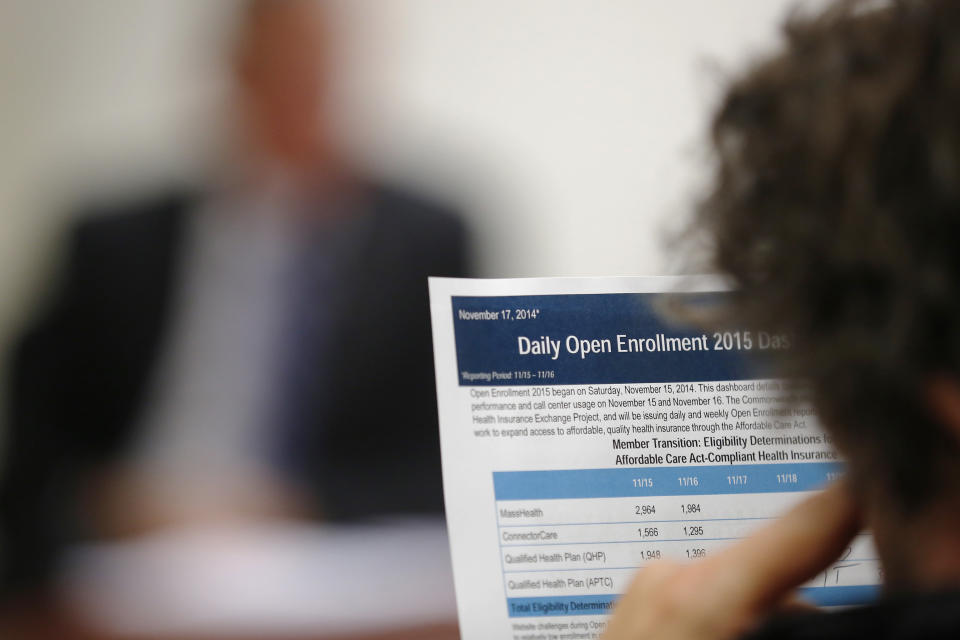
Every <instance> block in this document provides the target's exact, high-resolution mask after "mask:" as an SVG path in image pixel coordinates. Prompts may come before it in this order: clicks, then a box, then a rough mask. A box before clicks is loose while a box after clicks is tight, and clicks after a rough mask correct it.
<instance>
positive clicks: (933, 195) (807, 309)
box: [694, 0, 960, 510]
mask: <svg viewBox="0 0 960 640" xmlns="http://www.w3.org/2000/svg"><path fill="white" fill-rule="evenodd" d="M785 33H786V40H787V44H786V47H785V49H784V50H783V51H782V52H780V53H779V54H777V55H776V56H774V57H771V58H768V59H766V60H763V61H761V62H759V63H757V64H755V65H754V66H752V67H751V68H750V69H749V70H748V71H747V73H745V74H744V75H742V76H740V77H739V78H738V79H737V80H736V81H735V82H733V84H732V86H731V87H730V88H729V89H728V91H727V93H726V95H725V97H724V98H723V100H722V103H721V105H720V108H719V110H718V111H717V113H716V116H715V118H714V121H713V127H712V143H713V144H712V148H713V150H714V153H715V175H714V177H713V182H712V186H711V190H710V192H709V193H708V194H707V195H706V197H705V198H704V199H703V201H702V202H701V203H700V206H699V207H698V211H697V214H696V217H695V223H694V224H695V229H696V231H697V233H699V234H701V235H700V237H701V238H706V239H707V240H708V242H709V251H708V252H707V253H708V254H709V256H710V259H711V260H712V263H713V265H714V266H715V267H717V268H719V269H720V271H722V272H724V273H726V274H729V275H730V276H731V277H732V278H733V280H734V283H735V285H736V286H737V287H738V293H737V294H736V295H735V296H734V300H733V303H732V304H731V307H730V309H728V311H729V316H728V318H727V319H728V320H729V321H732V322H734V323H736V324H737V325H740V326H745V327H750V326H752V327H776V328H777V329H778V330H783V331H787V332H789V333H790V334H792V335H793V341H794V348H793V349H792V350H791V351H790V352H789V353H788V354H786V355H785V356H784V358H783V360H782V363H781V364H782V365H783V366H784V368H785V373H787V374H789V375H797V376H801V377H803V378H805V379H807V380H809V381H810V384H811V393H812V399H813V402H814V404H815V405H816V407H817V409H818V410H819V412H820V415H821V418H822V420H823V422H824V424H825V425H826V427H827V429H828V431H829V432H831V433H832V434H833V435H834V436H835V437H836V439H837V442H838V443H839V444H840V446H841V449H842V450H843V451H844V452H845V453H847V454H848V456H849V457H850V459H851V468H852V471H853V477H854V479H855V480H856V479H858V478H859V480H860V481H866V482H871V483H879V484H880V485H881V486H883V487H884V490H887V491H889V492H891V494H892V495H894V496H896V497H897V498H898V500H897V502H899V503H900V506H901V507H903V508H905V509H908V510H909V509H911V508H915V507H917V506H919V505H923V504H925V503H926V498H931V497H933V496H936V495H938V491H937V488H938V487H942V486H950V487H952V488H953V489H955V488H956V487H957V486H958V484H960V481H958V480H957V479H956V478H955V476H957V475H958V470H957V468H956V467H957V466H958V465H957V464H956V463H957V461H958V460H960V457H958V453H960V447H958V445H957V443H956V441H955V440H954V438H952V437H949V436H948V434H947V432H946V431H945V430H944V429H943V428H942V427H941V426H939V425H938V423H937V421H936V420H935V419H934V417H933V415H932V414H931V412H930V411H929V409H928V405H927V403H926V402H925V400H924V395H925V389H926V385H927V384H928V383H929V381H930V380H931V377H932V376H935V375H939V374H948V375H953V376H956V377H958V378H960V296H958V293H960V252H958V251H956V249H957V241H958V239H960V2H956V0H923V1H921V0H918V1H904V2H898V3H892V4H890V3H888V4H886V5H885V6H883V7H878V6H877V3H871V4H866V3H863V2H843V3H841V4H837V5H834V6H833V7H831V8H829V9H827V10H825V11H823V12H821V13H819V14H817V15H814V16H809V15H807V16H795V17H793V18H792V19H790V20H789V21H788V23H787V25H786V27H785Z"/></svg>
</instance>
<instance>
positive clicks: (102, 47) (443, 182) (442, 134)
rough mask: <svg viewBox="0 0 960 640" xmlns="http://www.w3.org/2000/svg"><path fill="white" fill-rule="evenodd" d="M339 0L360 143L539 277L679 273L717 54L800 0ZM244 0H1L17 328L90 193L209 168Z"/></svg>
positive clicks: (752, 36) (2, 141)
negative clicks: (61, 235) (229, 43)
mask: <svg viewBox="0 0 960 640" xmlns="http://www.w3.org/2000/svg"><path fill="white" fill-rule="evenodd" d="M339 4H341V5H344V7H345V16H346V18H345V23H344V24H345V29H346V31H345V33H346V34H348V35H349V36H351V37H348V38H345V40H347V41H348V46H347V47H346V54H347V55H346V60H347V63H346V67H345V73H344V76H345V77H347V78H349V82H346V83H345V86H346V91H345V94H346V95H347V101H348V104H350V106H351V108H350V110H349V113H350V116H349V117H347V119H346V120H347V122H348V124H349V131H350V132H351V133H350V135H349V136H348V137H349V139H350V141H351V144H352V145H353V146H354V147H355V149H356V153H357V155H358V156H360V157H361V158H363V159H364V162H365V163H367V164H369V165H371V166H374V167H376V168H377V170H378V171H381V172H383V173H387V174H390V175H393V176H396V177H398V178H401V179H404V180H408V181H410V182H413V183H416V184H420V185H423V186H424V187H425V188H428V189H432V190H435V191H438V192H441V193H450V194H454V195H455V196H456V197H457V198H458V199H459V200H460V201H461V202H463V203H464V205H465V209H466V211H465V213H466V214H467V215H468V216H469V218H470V222H471V224H472V226H473V227H474V229H475V230H476V232H477V238H478V240H479V242H480V246H479V252H478V253H479V256H478V257H479V259H480V260H479V261H480V265H481V267H482V270H483V273H485V274H487V275H496V276H521V275H573V274H621V273H645V274H656V273H662V272H666V271H669V270H670V269H671V268H672V267H671V265H672V264H674V263H675V262H676V260H675V256H671V255H670V252H669V249H668V248H667V245H665V244H664V243H663V233H664V231H665V230H666V229H669V228H670V227H671V226H673V227H676V225H677V224H678V221H680V220H682V219H683V217H684V215H685V213H686V211H687V210H688V209H689V205H690V203H691V201H692V199H693V192H692V190H691V187H692V186H694V185H695V184H696V183H697V181H698V179H699V178H700V177H701V176H702V169H703V153H704V145H703V144H702V143H703V139H704V132H705V123H706V119H707V116H708V114H709V112H710V108H711V107H712V105H713V104H714V101H715V99H716V96H717V90H718V87H719V86H720V85H721V84H722V81H723V77H724V76H723V73H722V72H718V71H717V69H718V68H719V69H728V70H729V69H735V68H737V67H738V66H739V65H740V64H741V63H743V62H744V61H746V60H747V59H748V58H749V57H750V56H751V55H752V54H755V53H758V52H763V51H766V50H768V49H769V48H770V47H771V46H772V45H773V44H775V43H776V41H777V38H778V30H777V28H776V27H777V25H778V24H779V23H780V22H781V21H782V19H783V18H784V17H785V16H786V15H787V12H788V8H789V6H791V5H792V4H793V2H792V1H791V0H673V1H672V2H654V1H653V0H629V1H628V0H595V1H589V2H588V1H587V0H578V1H574V0H341V2H340V3H339ZM234 6H235V4H234V3H233V2H230V1H228V0H216V1H213V0H205V1H203V2H198V1H197V0H85V1H84V2H69V1H67V0H61V1H50V2H35V1H32V0H13V1H11V0H6V1H4V2H3V3H2V4H0V86H2V87H3V89H2V91H3V99H2V101H0V109H2V111H0V211H2V215H3V227H2V232H0V338H3V337H4V336H8V335H9V332H10V330H11V328H12V327H14V326H16V324H17V323H18V322H20V321H21V320H22V318H23V315H24V309H26V308H27V307H28V306H29V302H30V295H29V294H30V292H32V291H34V290H35V288H36V287H35V284H36V283H37V282H38V281H39V280H40V279H41V278H42V277H43V274H44V273H45V271H44V269H43V267H44V265H45V264H46V263H47V262H48V261H49V255H50V254H49V252H48V251H46V249H47V248H48V247H49V246H50V243H51V238H52V237H53V234H54V231H55V230H56V228H57V226H58V224H59V223H60V222H61V220H60V218H59V216H62V214H63V212H64V211H66V210H67V209H68V205H69V203H70V202H73V201H76V200H77V199H78V198H82V197H83V196H84V195H85V194H89V193H94V192H97V191H99V190H102V189H105V188H110V189H115V188H117V185H119V184H125V185H127V187H126V188H135V187H138V186H140V185H143V184H145V183H150V182H160V181H164V180H166V179H168V178H169V177H170V176H173V175H181V176H189V175H190V174H192V173H195V172H197V171H198V167H200V166H202V161H203V158H204V155H205V153H206V152H207V150H208V148H209V142H210V141H211V140H212V139H214V138H215V135H214V134H213V132H215V131H216V129H217V123H216V113H217V110H216V106H217V104H218V100H219V99H220V98H222V95H223V90H224V82H223V78H222V76H221V75H220V74H219V67H218V59H217V56H216V55H215V52H216V51H217V50H218V49H219V47H220V44H221V43H222V40H223V34H224V32H225V29H224V25H225V24H226V23H227V22H228V16H229V15H230V14H231V11H232V10H233V8H234ZM342 8H343V7H342ZM225 21H226V22H225ZM131 184H132V185H134V187H131V186H130V185H131Z"/></svg>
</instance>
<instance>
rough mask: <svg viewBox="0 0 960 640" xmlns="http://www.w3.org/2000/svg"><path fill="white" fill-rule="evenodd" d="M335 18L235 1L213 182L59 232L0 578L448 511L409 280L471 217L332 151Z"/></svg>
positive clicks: (2, 501) (420, 293)
mask: <svg viewBox="0 0 960 640" xmlns="http://www.w3.org/2000/svg"><path fill="white" fill-rule="evenodd" d="M332 30H333V26H332V24H331V19H330V17H329V16H328V15H327V13H326V11H325V9H324V5H322V4H318V3H316V2H309V1H306V0H252V1H250V2H247V3H245V4H244V5H243V8H242V15H241V19H240V23H239V28H238V32H237V35H236V38H235V41H234V43H233V49H232V52H231V53H232V57H231V60H232V67H231V68H232V72H233V74H234V77H233V86H234V90H233V99H232V101H231V103H232V105H233V106H234V112H233V113H230V114H229V116H230V117H231V118H232V121H233V124H234V138H233V139H232V140H231V145H230V147H229V148H230V152H229V153H228V154H226V157H225V158H224V161H223V164H222V166H220V167H219V169H218V170H217V172H216V173H215V179H214V180H212V181H211V183H210V184H206V185H200V186H199V187H198V188H194V189H171V190H168V191H165V192H163V193H160V194H156V195H153V196H150V197H138V198H135V199H130V198H128V199H127V201H126V202H124V203H122V204H114V205H111V206H109V207H107V208H105V209H101V210H95V211H90V212H87V213H86V214H84V215H83V216H82V217H81V219H80V220H79V222H78V223H77V224H76V225H75V228H74V229H73V230H72V231H71V233H70V234H69V240H68V243H67V250H66V254H67V255H66V260H65V268H64V269H63V274H62V277H61V278H59V281H58V284H57V287H56V289H55V291H54V292H53V294H52V295H51V296H50V298H49V299H48V300H47V301H46V302H45V304H44V305H43V310H42V312H41V313H40V314H39V317H38V319H37V320H36V321H35V322H34V323H33V324H32V325H31V327H30V328H29V330H28V331H27V332H26V333H25V335H24V336H23V338H22V339H21V340H19V342H17V344H16V346H15V351H14V353H13V356H12V359H11V369H10V373H9V385H10V392H9V398H8V405H9V406H8V409H9V421H8V423H7V426H8V429H9V433H8V439H7V446H6V449H5V456H4V457H5V460H4V462H3V464H2V477H3V481H2V485H0V507H2V512H0V516H2V539H3V546H2V547H0V549H2V578H3V580H2V586H3V589H4V591H5V592H6V593H8V594H9V593H12V592H23V591H25V590H30V589H36V588H42V587H43V586H44V585H46V584H47V582H48V581H49V579H50V578H51V576H52V575H53V572H54V570H55V569H56V568H57V562H58V560H59V559H60V557H61V552H62V551H63V549H64V548H65V547H66V546H67V545H70V544H76V543H79V542H82V541H89V540H96V539H109V538H115V537H124V536H131V535H135V534H144V533H146V532H151V531H156V530H161V529H170V528H175V527H194V526H197V525H204V526H220V527H222V526H225V525H240V524H244V523H249V522H251V521H258V520H264V519H291V518H309V519H314V520H320V521H324V522H332V521H345V520H357V519H362V518H369V517H371V516H383V515H387V514H440V513H441V512H442V493H441V481H440V458H439V445H438V438H437V422H436V400H435V395H434V391H433V386H434V380H433V367H432V350H431V339H430V326H429V315H428V302H427V295H426V290H427V289H426V279H427V277H428V276H431V275H440V276H464V275H467V273H468V272H467V267H466V237H465V233H464V228H463V225H462V224H461V222H460V220H459V219H458V218H457V217H455V215H454V214H453V213H451V211H449V210H448V209H447V208H446V207H444V206H441V205H438V204H434V203H432V202H430V201H428V200H427V199H424V198H422V197H420V196H417V195H415V194H413V193H410V192H406V191H402V190H399V189H396V188H392V187H387V186H384V185H381V184H378V183H376V182H374V181H371V180H369V179H367V178H365V177H364V176H363V175H362V174H361V172H359V171H357V170H354V169H353V168H351V166H350V163H349V162H348V161H347V160H346V159H345V157H344V154H343V153H342V152H341V151H340V150H339V149H338V144H337V142H336V141H335V136H334V131H333V129H334V125H333V118H332V116H331V114H330V109H331V107H330V78H331V75H332V73H333V69H332V68H331V61H332V58H333V56H332V54H331V53H330V51H329V48H330V46H331V45H330V43H331V38H332ZM445 551H446V549H445V548H444V547H443V546H441V547H440V548H438V549H436V552H435V554H434V555H436V554H443V553H445ZM431 553H433V552H432V551H431Z"/></svg>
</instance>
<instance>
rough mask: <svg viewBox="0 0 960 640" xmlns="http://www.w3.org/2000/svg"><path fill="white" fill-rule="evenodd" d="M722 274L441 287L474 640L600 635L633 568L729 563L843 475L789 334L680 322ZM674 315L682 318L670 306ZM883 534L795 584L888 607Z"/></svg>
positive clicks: (466, 627) (451, 490) (438, 336)
mask: <svg viewBox="0 0 960 640" xmlns="http://www.w3.org/2000/svg"><path fill="white" fill-rule="evenodd" d="M724 295H729V294H728V293H725V292H724V287H723V286H722V284H721V283H720V281H718V280H716V279H710V278H639V277H638V278H549V279H529V280H457V279H444V278H433V279H431V280H430V306H431V314H432V322H433V339H434V352H435V357H436V376H437V394H438V402H439V411H440V439H441V452H442V457H443V481H444V492H445V496H446V509H447V524H448V531H449V536H450V545H451V552H452V556H453V572H454V582H455V585H456V596H457V607H458V611H459V617H460V626H461V632H462V636H463V638H464V639H465V640H490V639H501V640H535V639H536V640H541V639H542V640H550V639H557V640H561V639H564V640H567V639H580V638H584V639H589V638H596V637H598V636H599V635H600V633H602V631H603V629H604V627H605V624H606V619H607V616H608V613H609V609H610V607H611V606H612V604H613V603H614V602H615V601H616V599H617V597H618V596H619V595H620V594H622V593H623V592H624V591H625V590H626V588H627V587H628V585H629V583H630V581H631V578H632V576H633V574H634V573H635V572H636V571H637V570H641V571H642V570H643V567H644V566H645V565H646V564H648V563H650V562H652V561H655V560H657V559H659V558H671V559H674V560H680V561H684V562H686V561H695V560H696V559H699V558H703V557H706V556H709V555H710V554H712V553H716V552H717V551H718V550H719V549H721V548H723V547H724V546H725V545H728V544H730V543H731V542H733V541H736V540H737V539H739V538H742V537H744V536H746V535H748V534H749V533H750V532H751V531H752V530H753V529H755V528H756V527H758V526H761V525H763V524H764V523H766V522H769V521H770V520H771V519H773V518H776V517H777V516H778V515H779V514H781V513H782V512H783V511H784V510H786V509H787V508H789V507H790V506H791V505H792V504H794V503H795V502H797V501H798V500H801V499H802V498H803V497H804V496H806V495H808V494H809V493H810V492H811V491H815V490H816V489H818V488H819V487H822V486H823V485H825V484H827V483H829V482H830V481H832V480H834V479H836V478H838V477H839V476H840V475H842V474H843V470H844V465H843V462H842V461H841V460H840V459H839V458H838V456H837V454H836V453H835V451H834V449H833V447H832V444H831V440H830V438H829V436H828V435H827V434H825V433H824V432H823V431H822V430H821V429H820V427H819V425H818V423H817V419H816V416H815V415H814V413H813V411H812V409H811V408H810V407H809V405H807V404H805V403H803V402H797V401H795V399H796V398H797V396H798V395H799V391H800V387H799V386H798V385H799V383H798V382H794V381H789V380H780V379H775V378H771V377H769V374H766V375H765V374H764V371H765V370H767V368H766V367H765V365H764V361H765V360H767V361H769V358H770V357H771V356H775V354H776V352H777V351H778V350H782V349H789V348H791V345H790V338H789V336H786V335H779V334H776V333H773V332H769V331H763V330H759V329H758V328H756V327H743V328H740V329H738V330H712V329H710V328H704V327H693V326H689V325H687V326H684V325H681V324H679V323H677V322H676V321H670V320H668V319H667V317H668V316H669V315H670V314H665V313H664V308H665V307H666V306H667V305H666V302H667V299H668V298H669V299H670V300H671V301H673V302H676V301H680V302H681V303H685V305H686V306H688V307H689V306H691V305H694V306H696V305H710V304H714V303H716V302H717V301H718V300H720V299H721V298H722V296H724ZM674 315H676V314H674ZM879 582H880V566H879V563H878V561H877V558H876V552H875V550H874V547H873V544H872V541H871V540H870V537H869V536H868V535H866V534H863V535H860V536H858V537H857V538H856V539H855V540H854V541H853V543H852V544H851V545H850V547H849V548H848V549H846V550H845V551H844V553H843V554H842V555H841V557H840V558H839V559H838V560H837V561H836V563H834V564H833V565H831V566H830V567H828V568H827V569H826V570H825V571H823V572H822V573H821V574H820V575H818V576H817V577H816V578H814V579H813V580H811V581H810V582H809V583H808V584H806V585H803V587H802V588H801V595H802V596H803V597H805V598H806V599H808V600H809V601H811V602H813V603H816V604H819V605H823V606H840V605H848V604H858V603H863V602H868V601H870V600H872V599H873V598H875V597H876V594H877V592H878V586H877V585H878V584H879Z"/></svg>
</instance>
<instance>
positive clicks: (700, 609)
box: [603, 484, 860, 640]
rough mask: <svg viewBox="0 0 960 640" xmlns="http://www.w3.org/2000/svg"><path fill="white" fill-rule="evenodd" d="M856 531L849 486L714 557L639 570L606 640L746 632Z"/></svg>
mask: <svg viewBox="0 0 960 640" xmlns="http://www.w3.org/2000/svg"><path fill="white" fill-rule="evenodd" d="M859 529H860V522H859V514H858V511H857V508H856V505H855V503H854V501H853V499H852V497H851V496H850V494H849V491H848V489H847V487H846V485H843V484H840V485H834V486H832V487H829V488H828V489H826V490H824V491H822V492H820V493H818V494H817V495H815V496H813V497H811V498H809V499H807V500H805V501H804V502H802V503H800V504H799V505H797V506H796V507H794V508H793V509H791V510H790V511H789V512H787V513H786V514H785V515H784V516H783V517H781V518H780V519H778V520H776V521H774V522H773V523H771V524H770V525H768V526H766V527H764V528H763V529H761V530H759V531H758V532H757V533H755V534H754V535H752V536H751V537H749V538H747V539H745V540H742V541H740V542H739V543H737V544H736V545H734V546H731V547H729V548H727V549H725V550H723V551H721V552H719V553H717V554H716V555H714V556H711V557H708V558H706V559H704V560H702V561H699V562H694V563H690V564H686V565H680V564H676V563H671V562H667V561H660V562H655V563H652V564H650V565H649V566H647V567H646V568H644V569H641V570H640V571H638V572H637V575H636V578H634V581H633V584H632V585H631V586H630V588H629V589H628V590H627V593H625V594H624V595H623V597H622V598H621V599H620V601H619V602H617V604H616V605H615V606H614V609H613V615H612V616H611V617H610V622H609V626H608V627H607V630H606V632H605V633H604V635H603V640H646V639H647V638H657V639H658V640H688V639H694V638H695V639H697V640H726V639H729V638H736V637H738V636H739V635H741V634H743V633H745V632H748V631H750V630H751V629H753V628H754V627H756V626H757V625H758V624H760V623H761V622H763V620H764V619H765V618H766V617H767V616H769V615H770V614H771V613H772V612H773V611H774V610H776V609H777V608H778V607H779V606H781V605H783V604H784V603H786V602H790V598H791V596H792V591H793V589H794V588H795V587H797V586H798V585H800V584H803V583H804V582H805V581H807V580H809V579H810V578H812V577H813V576H815V575H816V574H817V573H819V572H820V571H821V570H823V569H824V568H826V567H827V566H828V565H829V564H830V562H832V561H833V560H834V559H836V558H837V556H839V555H840V553H842V552H843V550H844V549H845V548H846V546H847V544H848V543H849V541H850V540H851V539H852V538H853V536H854V535H856V533H857V531H858V530H859Z"/></svg>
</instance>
